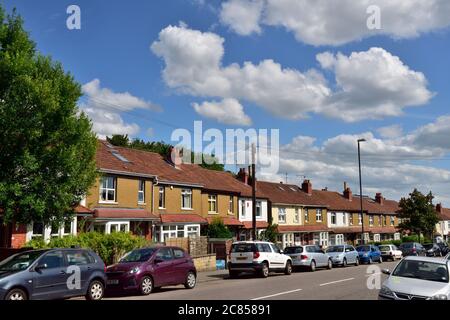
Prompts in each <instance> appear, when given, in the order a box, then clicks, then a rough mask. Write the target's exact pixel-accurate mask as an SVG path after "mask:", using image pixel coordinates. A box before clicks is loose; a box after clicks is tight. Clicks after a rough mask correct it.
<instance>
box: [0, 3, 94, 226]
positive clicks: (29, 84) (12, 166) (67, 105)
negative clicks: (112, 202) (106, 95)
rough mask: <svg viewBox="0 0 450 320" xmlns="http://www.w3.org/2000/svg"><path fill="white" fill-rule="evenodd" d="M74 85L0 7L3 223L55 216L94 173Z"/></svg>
mask: <svg viewBox="0 0 450 320" xmlns="http://www.w3.org/2000/svg"><path fill="white" fill-rule="evenodd" d="M81 94H82V93H81V87H80V85H79V84H78V83H76V82H75V81H74V79H73V77H72V76H71V75H70V74H69V73H65V71H64V70H63V68H62V66H61V64H59V63H57V62H54V61H52V59H51V58H50V57H45V56H43V55H41V54H40V53H39V52H38V51H37V50H36V47H35V44H34V42H33V41H31V40H30V38H29V35H28V33H27V32H26V31H25V30H24V28H23V21H22V19H21V17H20V16H18V15H17V13H16V11H15V10H14V11H13V12H12V14H10V15H8V16H6V15H5V13H4V11H3V9H2V8H1V7H0V208H1V210H3V213H4V214H3V220H4V223H7V222H11V221H17V222H18V223H30V222H31V221H39V222H43V223H45V224H46V225H49V224H50V223H51V221H58V222H61V223H62V222H63V221H64V220H66V219H67V218H69V217H71V216H72V214H73V206H75V205H76V204H78V203H79V202H80V200H81V199H82V197H83V196H84V195H85V194H86V192H87V190H88V189H89V188H90V186H91V185H92V184H93V183H94V181H95V177H96V168H95V151H96V145H97V138H96V136H95V134H94V133H93V132H92V124H91V122H90V120H89V119H88V118H87V117H86V115H85V114H84V113H82V112H81V113H80V112H79V110H78V108H77V101H78V99H79V98H80V96H81Z"/></svg>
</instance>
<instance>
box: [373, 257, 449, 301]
mask: <svg viewBox="0 0 450 320" xmlns="http://www.w3.org/2000/svg"><path fill="white" fill-rule="evenodd" d="M449 268H450V261H449V260H447V259H443V258H440V259H436V258H431V257H430V258H427V257H414V256H410V257H406V258H404V259H403V260H402V261H400V263H399V264H398V265H397V266H396V267H395V269H394V271H392V272H390V271H389V270H387V269H384V270H383V273H385V274H388V275H389V277H388V278H387V279H386V281H384V283H383V285H382V287H381V290H380V292H379V294H378V298H379V299H380V300H385V299H389V300H448V299H450V284H449V274H448V272H449Z"/></svg>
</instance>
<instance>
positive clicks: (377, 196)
mask: <svg viewBox="0 0 450 320" xmlns="http://www.w3.org/2000/svg"><path fill="white" fill-rule="evenodd" d="M375 201H376V202H378V203H379V204H381V205H383V202H384V198H383V195H382V194H381V193H380V192H378V193H377V194H376V195H375Z"/></svg>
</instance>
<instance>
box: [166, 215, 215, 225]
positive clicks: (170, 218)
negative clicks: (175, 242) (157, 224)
mask: <svg viewBox="0 0 450 320" xmlns="http://www.w3.org/2000/svg"><path fill="white" fill-rule="evenodd" d="M161 222H162V223H200V224H206V223H208V221H207V220H206V219H205V218H203V217H201V216H199V215H198V214H193V213H180V214H172V213H164V214H161Z"/></svg>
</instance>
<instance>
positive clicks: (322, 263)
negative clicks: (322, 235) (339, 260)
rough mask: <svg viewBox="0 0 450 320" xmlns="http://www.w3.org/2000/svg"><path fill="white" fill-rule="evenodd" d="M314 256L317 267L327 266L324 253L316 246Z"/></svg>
mask: <svg viewBox="0 0 450 320" xmlns="http://www.w3.org/2000/svg"><path fill="white" fill-rule="evenodd" d="M314 255H315V256H316V261H317V265H318V266H320V267H323V266H326V265H327V264H328V259H327V258H326V256H325V253H324V252H323V251H322V249H320V247H319V246H318V245H315V246H314Z"/></svg>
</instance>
